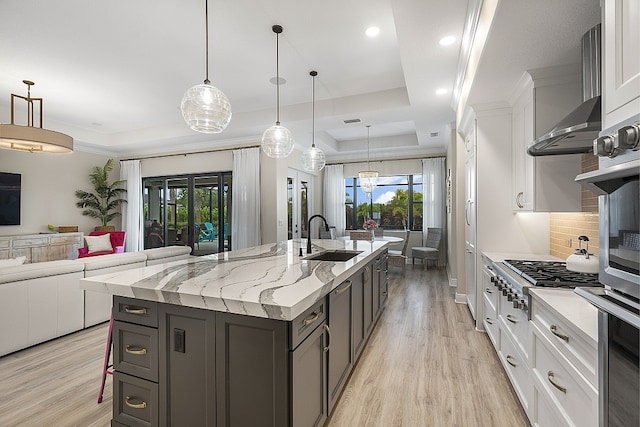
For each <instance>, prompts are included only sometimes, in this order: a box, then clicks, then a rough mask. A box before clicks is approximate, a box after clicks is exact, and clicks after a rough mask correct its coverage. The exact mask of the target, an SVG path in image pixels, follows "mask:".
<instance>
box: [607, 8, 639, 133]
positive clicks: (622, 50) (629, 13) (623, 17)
mask: <svg viewBox="0 0 640 427" xmlns="http://www.w3.org/2000/svg"><path fill="white" fill-rule="evenodd" d="M603 10H604V13H603V18H604V20H603V24H604V25H603V29H602V31H603V37H602V39H603V61H602V67H603V76H602V77H603V78H602V82H603V85H604V91H603V101H604V108H603V110H604V117H603V123H602V129H607V128H610V127H612V126H614V125H615V124H617V123H618V122H620V121H622V120H625V119H627V118H629V117H631V116H633V115H634V114H637V113H638V111H640V55H638V52H640V25H638V22H640V7H638V0H605V1H604V9H603Z"/></svg>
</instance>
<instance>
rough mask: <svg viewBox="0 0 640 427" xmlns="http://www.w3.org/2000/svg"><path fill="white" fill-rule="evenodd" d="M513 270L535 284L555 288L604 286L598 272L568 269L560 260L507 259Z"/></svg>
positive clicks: (507, 264) (507, 263) (506, 261)
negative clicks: (578, 271) (579, 271)
mask: <svg viewBox="0 0 640 427" xmlns="http://www.w3.org/2000/svg"><path fill="white" fill-rule="evenodd" d="M503 263H504V264H505V265H506V266H508V267H509V268H510V269H511V270H513V271H514V272H515V273H517V274H518V275H519V276H521V277H522V278H523V279H525V280H526V281H528V282H529V283H531V284H532V285H533V286H546V287H554V288H575V287H577V286H580V287H587V286H602V285H601V284H600V282H598V274H597V273H595V274H593V273H576V272H574V271H569V270H567V264H566V263H564V262H560V261H526V260H512V259H509V260H505V261H504V262H503Z"/></svg>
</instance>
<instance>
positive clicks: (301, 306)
mask: <svg viewBox="0 0 640 427" xmlns="http://www.w3.org/2000/svg"><path fill="white" fill-rule="evenodd" d="M312 243H313V245H312V246H313V251H312V252H313V254H316V253H318V252H322V251H332V250H350V251H359V252H360V254H358V255H357V256H355V257H354V258H352V259H350V260H348V261H346V262H331V261H313V260H307V259H306V258H307V256H309V255H307V254H306V253H304V252H306V239H296V240H289V241H284V242H280V243H274V244H267V245H262V246H256V247H252V248H247V249H240V250H235V251H231V252H224V253H220V254H214V255H207V256H202V257H193V258H190V259H186V260H181V261H174V262H171V263H167V264H158V265H154V266H149V267H143V268H136V269H131V270H126V271H120V272H115V273H109V274H104V275H100V276H95V277H90V278H85V279H82V280H81V281H80V282H81V283H80V287H81V288H82V289H85V290H89V291H97V292H105V293H110V294H113V295H119V296H124V297H129V298H138V299H144V300H149V301H157V302H163V303H170V304H176V305H183V306H189V307H195V308H202V309H207V310H216V311H224V312H230V313H236V314H243V315H249V316H256V317H265V318H272V319H279V320H293V319H295V318H296V317H297V316H298V315H300V314H302V313H303V312H304V311H305V310H306V309H307V308H309V307H311V306H312V305H313V304H314V303H315V302H316V301H318V300H319V299H321V298H323V297H324V296H326V295H327V294H328V293H329V292H331V291H332V290H333V289H334V288H336V287H337V286H339V285H340V284H341V283H342V282H343V281H344V280H346V279H348V278H349V277H350V276H351V275H352V274H353V273H355V272H356V271H358V269H360V268H361V267H364V266H365V265H366V264H368V263H369V262H371V261H373V260H374V259H375V257H376V256H377V255H378V254H379V253H380V252H381V251H382V250H383V249H384V248H385V247H386V246H387V244H388V243H387V242H378V241H376V242H369V241H362V240H359V241H355V240H354V241H341V240H329V239H319V240H315V239H314V240H312ZM300 248H302V251H303V253H304V255H303V256H299V252H300Z"/></svg>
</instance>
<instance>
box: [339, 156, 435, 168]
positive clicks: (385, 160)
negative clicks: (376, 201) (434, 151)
mask: <svg viewBox="0 0 640 427" xmlns="http://www.w3.org/2000/svg"><path fill="white" fill-rule="evenodd" d="M438 158H443V159H446V158H447V156H443V155H442V154H438V155H436V156H420V157H401V158H400V157H398V158H395V159H380V160H370V162H371V163H375V162H378V163H382V162H396V161H398V160H422V159H438ZM366 162H367V161H366V160H353V161H350V162H335V163H329V162H327V166H334V165H348V164H351V163H366Z"/></svg>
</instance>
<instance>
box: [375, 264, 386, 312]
mask: <svg viewBox="0 0 640 427" xmlns="http://www.w3.org/2000/svg"><path fill="white" fill-rule="evenodd" d="M387 266H388V264H387V257H386V255H385V257H384V259H383V260H382V261H381V262H380V263H379V264H378V265H377V266H376V270H375V272H374V273H375V274H377V275H378V283H380V309H379V312H380V313H382V308H383V307H384V305H385V303H386V302H387V298H388V297H389V278H388V276H387Z"/></svg>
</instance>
